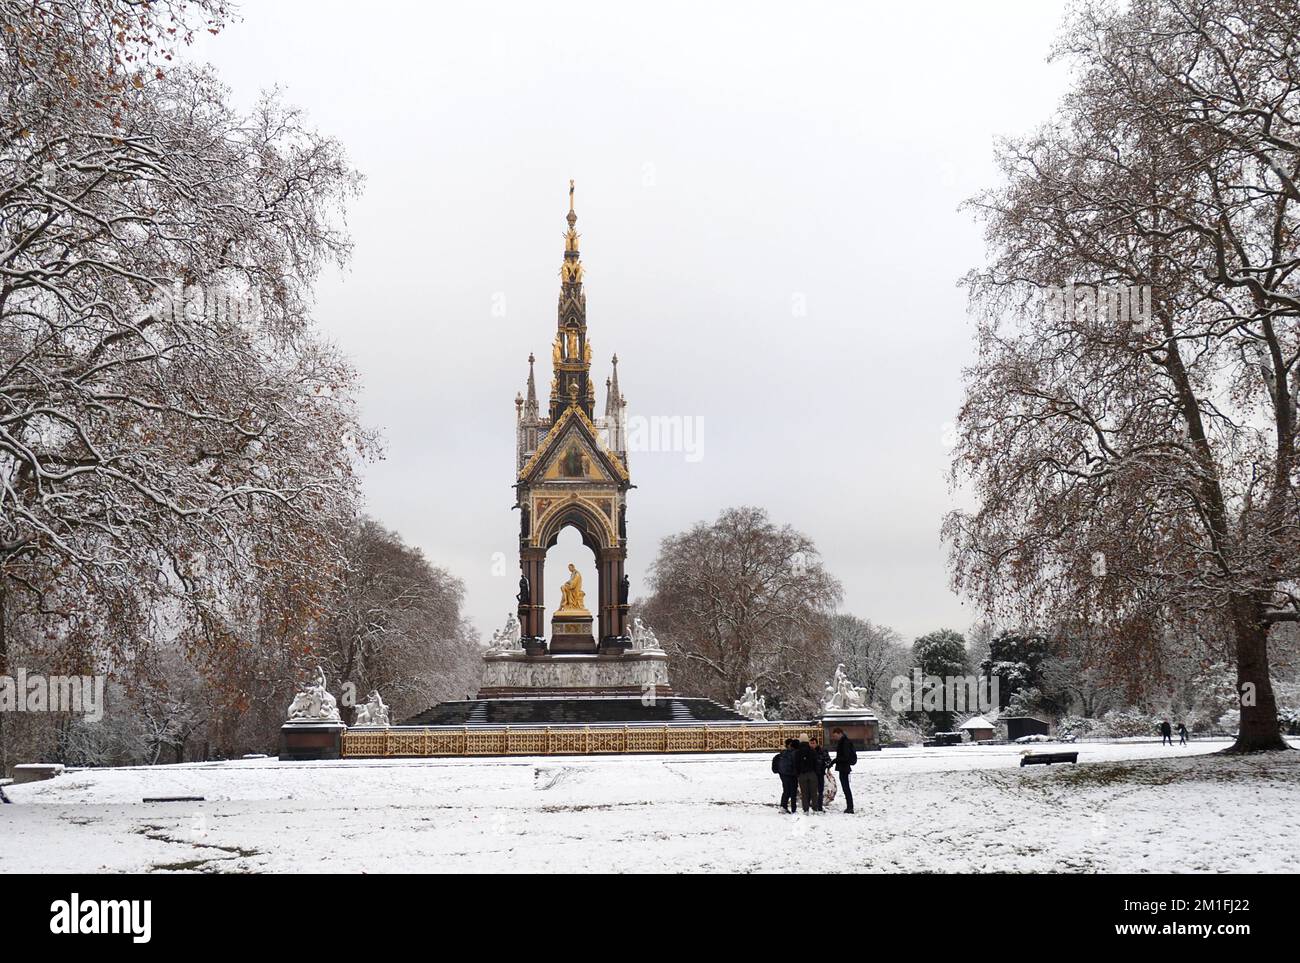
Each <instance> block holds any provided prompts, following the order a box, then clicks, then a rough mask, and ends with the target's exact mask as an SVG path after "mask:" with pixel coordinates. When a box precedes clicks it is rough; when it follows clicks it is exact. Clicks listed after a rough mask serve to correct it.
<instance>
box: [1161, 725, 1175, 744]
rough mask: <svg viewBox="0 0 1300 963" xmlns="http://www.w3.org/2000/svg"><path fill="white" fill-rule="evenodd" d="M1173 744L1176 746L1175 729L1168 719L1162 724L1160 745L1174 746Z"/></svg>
mask: <svg viewBox="0 0 1300 963" xmlns="http://www.w3.org/2000/svg"><path fill="white" fill-rule="evenodd" d="M1173 744H1174V730H1173V727H1171V726H1170V725H1169V720H1168V719H1166V720H1165V721H1164V722H1162V723H1160V745H1162V746H1164V745H1170V746H1172V745H1173Z"/></svg>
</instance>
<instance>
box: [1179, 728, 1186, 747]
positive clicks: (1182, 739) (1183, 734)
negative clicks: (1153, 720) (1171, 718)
mask: <svg viewBox="0 0 1300 963" xmlns="http://www.w3.org/2000/svg"><path fill="white" fill-rule="evenodd" d="M1178 744H1179V745H1180V746H1185V745H1187V726H1186V725H1184V724H1183V723H1181V722H1180V723H1178Z"/></svg>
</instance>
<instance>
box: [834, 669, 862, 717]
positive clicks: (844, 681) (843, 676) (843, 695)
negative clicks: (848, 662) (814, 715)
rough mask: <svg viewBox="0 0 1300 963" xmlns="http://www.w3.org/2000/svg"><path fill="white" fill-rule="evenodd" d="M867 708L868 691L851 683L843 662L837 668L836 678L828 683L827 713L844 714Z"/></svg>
mask: <svg viewBox="0 0 1300 963" xmlns="http://www.w3.org/2000/svg"><path fill="white" fill-rule="evenodd" d="M867 706H868V702H867V690H866V689H865V688H863V687H862V686H855V685H854V684H853V683H852V682H850V681H849V675H848V673H847V672H845V671H844V663H843V662H841V663H840V664H839V665H837V666H836V667H835V678H834V679H832V680H831V681H830V682H828V683H826V705H825V709H826V711H827V712H836V711H840V712H843V711H845V710H849V709H865V708H867Z"/></svg>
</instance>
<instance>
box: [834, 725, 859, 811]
mask: <svg viewBox="0 0 1300 963" xmlns="http://www.w3.org/2000/svg"><path fill="white" fill-rule="evenodd" d="M831 738H832V739H834V740H835V771H836V772H838V773H839V774H840V788H841V789H843V790H844V811H845V812H846V813H852V812H853V790H852V789H851V788H850V787H849V773H850V772H851V771H852V769H853V764H854V763H855V762H857V761H858V751H857V750H856V749H854V748H853V740H852V739H850V738H849V737H848V736H846V735H845V734H844V730H843V729H832V730H831Z"/></svg>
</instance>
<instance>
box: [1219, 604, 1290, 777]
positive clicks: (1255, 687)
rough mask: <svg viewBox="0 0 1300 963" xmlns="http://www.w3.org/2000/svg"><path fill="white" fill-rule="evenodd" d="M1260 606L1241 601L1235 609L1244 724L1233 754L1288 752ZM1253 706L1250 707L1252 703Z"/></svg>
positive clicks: (1266, 630)
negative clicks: (1271, 751) (1280, 726)
mask: <svg viewBox="0 0 1300 963" xmlns="http://www.w3.org/2000/svg"><path fill="white" fill-rule="evenodd" d="M1262 614H1263V613H1262V612H1261V611H1260V608H1259V606H1258V605H1256V604H1254V603H1253V602H1250V601H1245V600H1243V601H1241V602H1239V603H1238V604H1237V605H1235V606H1234V612H1233V623H1234V628H1235V630H1236V635H1237V698H1238V703H1239V704H1240V706H1241V724H1240V726H1239V727H1238V729H1237V741H1236V742H1235V743H1233V745H1232V748H1231V749H1229V750H1228V751H1229V752H1262V751H1265V750H1268V749H1287V748H1289V747H1288V746H1287V743H1286V740H1285V739H1283V738H1282V733H1281V731H1280V729H1279V728H1278V724H1277V700H1276V699H1275V698H1274V697H1273V683H1272V682H1271V681H1270V680H1269V677H1268V629H1269V626H1268V623H1267V622H1265V621H1264V619H1263V618H1262ZM1252 702H1253V704H1250V703H1252Z"/></svg>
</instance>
